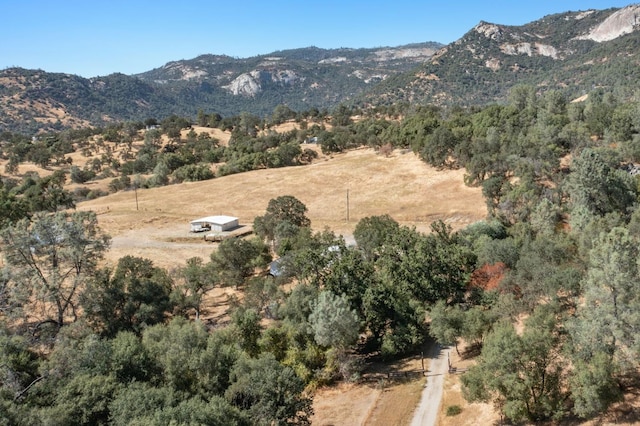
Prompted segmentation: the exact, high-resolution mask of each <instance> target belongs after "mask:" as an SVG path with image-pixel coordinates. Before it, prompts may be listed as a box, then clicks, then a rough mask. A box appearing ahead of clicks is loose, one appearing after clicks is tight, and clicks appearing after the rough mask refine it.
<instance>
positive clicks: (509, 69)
mask: <svg viewBox="0 0 640 426" xmlns="http://www.w3.org/2000/svg"><path fill="white" fill-rule="evenodd" d="M639 28H640V5H630V6H627V7H625V8H622V9H607V10H587V11H581V12H568V13H560V14H554V15H549V16H545V17H544V18H542V19H540V20H538V21H535V22H531V23H529V24H526V25H522V26H505V25H498V24H492V23H488V22H480V23H479V24H478V25H476V26H475V27H474V28H473V29H471V30H470V31H469V32H467V33H466V34H465V35H464V36H463V37H462V38H460V39H459V40H457V41H456V42H454V43H452V44H450V45H448V46H446V47H444V48H442V49H441V50H440V51H438V52H437V53H436V54H435V55H434V56H433V57H432V58H431V59H430V60H429V61H427V62H425V63H424V64H423V65H421V66H420V67H418V68H416V69H414V70H411V71H410V72H407V73H403V74H400V75H397V76H395V77H393V78H389V79H387V80H385V81H384V82H382V83H381V84H380V85H378V86H377V87H376V88H374V89H373V90H372V91H370V92H367V93H366V94H365V95H364V96H363V99H364V100H366V101H368V102H376V103H377V102H382V101H384V102H386V103H389V102H397V101H404V102H412V103H435V104H439V105H444V104H461V105H470V104H486V103H489V102H499V101H502V100H504V99H505V97H506V96H507V95H508V92H509V90H510V89H511V87H513V86H514V85H516V84H528V85H532V86H535V87H538V88H539V89H540V90H550V89H557V90H561V91H563V92H565V93H567V95H568V96H573V97H578V96H580V95H582V94H585V93H587V92H589V91H591V90H593V89H594V88H598V87H603V88H606V89H607V90H611V91H617V92H618V93H620V94H623V95H624V94H630V93H633V92H634V91H635V90H636V88H637V87H638V83H640V67H639V65H640V31H638V29H639Z"/></svg>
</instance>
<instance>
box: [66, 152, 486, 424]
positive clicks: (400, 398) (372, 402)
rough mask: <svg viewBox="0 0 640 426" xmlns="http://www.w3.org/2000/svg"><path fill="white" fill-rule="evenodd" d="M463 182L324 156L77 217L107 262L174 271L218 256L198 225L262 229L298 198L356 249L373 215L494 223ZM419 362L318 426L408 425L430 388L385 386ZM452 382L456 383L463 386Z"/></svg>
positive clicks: (414, 221) (317, 417)
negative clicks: (273, 209)
mask: <svg viewBox="0 0 640 426" xmlns="http://www.w3.org/2000/svg"><path fill="white" fill-rule="evenodd" d="M463 174H464V171H463V170H437V169H435V168H433V167H430V166H428V165H426V164H425V163H424V162H422V161H420V160H419V159H418V158H417V157H416V156H415V155H414V154H413V153H411V152H406V151H396V152H394V153H392V154H391V155H389V156H383V155H381V154H379V153H376V152H375V151H374V150H372V149H360V150H355V151H350V152H347V153H344V154H337V155H333V156H322V157H321V158H319V159H318V160H316V162H314V163H313V164H311V165H309V166H305V167H291V168H285V169H271V170H260V171H255V172H249V173H244V174H241V175H232V176H227V177H223V178H219V179H214V180H210V181H204V182H193V183H188V184H182V185H180V187H179V188H176V187H173V186H169V187H163V188H157V189H144V190H139V191H138V195H137V197H138V205H137V207H138V208H137V209H136V200H135V195H134V194H133V193H132V192H131V191H129V192H123V193H118V194H114V195H112V196H108V197H103V198H99V199H96V200H93V201H87V202H83V203H79V204H78V206H77V209H79V210H85V209H87V210H92V211H95V212H97V213H98V218H99V221H100V226H101V227H102V228H104V229H105V231H107V232H108V233H109V234H110V235H111V236H112V238H113V240H112V246H111V249H110V250H109V252H108V253H107V256H106V259H107V262H110V263H112V264H115V263H117V260H118V259H119V258H121V257H122V256H125V255H135V256H142V257H146V258H149V259H152V260H153V261H154V263H156V264H158V265H160V266H163V267H166V268H171V267H175V266H176V265H179V264H181V263H184V262H185V261H186V260H187V259H188V258H190V257H194V256H197V257H202V258H203V259H206V258H208V257H209V255H210V253H211V251H213V250H215V244H214V243H210V242H206V241H204V239H203V235H201V234H193V233H190V232H189V222H190V220H193V219H195V218H198V217H202V216H207V215H210V214H211V215H213V214H229V215H233V216H237V217H238V218H240V224H241V225H243V226H252V224H253V220H254V218H255V217H256V216H258V215H261V214H263V210H264V208H266V206H267V203H268V201H269V200H270V199H272V198H276V197H278V196H281V195H293V196H295V197H296V198H299V199H300V200H301V201H303V202H304V204H305V205H306V206H307V208H308V209H309V211H308V216H309V218H310V219H311V224H312V227H313V228H314V229H315V230H322V229H325V228H328V229H330V230H332V231H334V232H335V233H337V234H339V235H342V236H343V237H344V238H345V240H347V241H349V242H352V243H353V229H354V227H355V225H356V224H357V222H358V221H359V220H360V219H362V218H364V217H367V216H377V215H384V214H389V215H391V216H392V217H394V218H396V220H398V222H400V223H401V224H402V225H405V226H410V227H415V228H416V229H418V230H420V231H421V232H428V230H429V226H430V224H431V222H433V221H436V220H443V221H444V222H445V223H447V224H450V225H451V226H452V227H453V228H454V229H461V228H464V227H465V226H467V225H469V224H471V223H474V222H477V221H479V220H482V219H484V218H485V216H486V207H485V204H484V200H483V198H482V194H481V191H480V189H479V188H470V187H468V186H466V185H465V184H464V181H463ZM347 191H348V192H349V207H348V208H349V220H348V221H347ZM234 293H235V291H234V290H233V289H231V288H228V289H216V290H213V291H212V292H211V295H210V298H209V300H210V301H211V303H212V306H211V307H207V306H205V309H210V314H211V315H212V316H214V317H216V318H220V315H221V312H224V310H225V309H226V308H227V307H228V306H227V305H226V302H227V300H228V297H229V296H230V295H232V294H234ZM203 319H206V315H205V316H204V317H203ZM431 344H432V343H431ZM425 348H426V347H425ZM418 358H419V357H417V356H416V355H413V356H412V357H411V358H409V359H406V360H402V361H401V362H399V363H397V365H395V364H394V365H387V366H383V365H379V366H371V367H370V369H371V371H370V373H368V374H370V375H371V376H379V377H380V379H378V380H376V381H368V382H365V383H363V384H354V383H351V384H349V383H345V384H340V385H338V386H331V387H327V388H321V389H318V390H317V391H316V393H315V394H314V412H315V414H314V417H313V418H312V424H314V425H325V426H329V425H334V426H338V425H344V426H349V425H355V424H363V425H364V424H366V425H379V426H385V425H391V424H394V425H402V424H404V425H408V424H409V423H410V421H411V418H412V414H413V410H414V409H415V408H416V406H417V404H418V401H419V398H420V396H421V392H422V387H423V386H424V380H425V379H424V378H422V379H420V378H418V377H416V376H413V377H412V378H411V379H410V380H409V381H404V380H402V379H401V380H400V381H396V380H390V381H389V382H388V384H385V380H387V379H385V377H386V376H385V372H386V371H403V370H407V371H413V370H416V369H419V368H420V362H419V359H418ZM427 365H428V360H427ZM365 374H367V373H365ZM449 380H453V381H454V382H453V383H455V380H456V379H455V377H452V378H451V379H449ZM449 386H452V392H451V396H450V398H457V399H456V402H457V403H460V402H459V399H460V396H459V384H458V385H457V387H456V385H453V384H452V385H449ZM456 394H457V395H458V396H457V397H456V396H455V395H456ZM448 397H449V396H448ZM479 416H481V417H479ZM493 416H494V414H493V411H492V410H491V409H490V407H488V406H483V405H477V407H476V406H474V407H472V408H469V409H467V410H466V412H465V416H464V417H465V418H467V419H468V420H466V421H467V423H466V424H470V425H471V424H477V423H476V422H477V421H478V419H479V418H484V419H492V418H493ZM461 421H462V419H461V418H460V417H458V418H457V419H456V421H455V422H454V423H446V422H445V423H441V424H443V425H446V424H451V425H453V424H456V425H460V424H464V423H459V422H461Z"/></svg>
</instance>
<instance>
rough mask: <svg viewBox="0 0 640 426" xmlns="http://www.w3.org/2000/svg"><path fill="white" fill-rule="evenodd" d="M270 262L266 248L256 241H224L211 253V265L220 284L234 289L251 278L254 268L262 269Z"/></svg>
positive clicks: (237, 239) (231, 239) (232, 239)
mask: <svg viewBox="0 0 640 426" xmlns="http://www.w3.org/2000/svg"><path fill="white" fill-rule="evenodd" d="M270 261H271V256H270V255H269V253H268V248H267V247H266V246H265V245H264V243H263V242H262V241H260V240H258V239H252V240H245V239H242V238H230V239H226V240H224V241H222V242H221V243H220V245H219V246H218V250H216V251H214V252H213V253H211V265H212V267H213V268H214V270H215V271H216V273H217V275H218V280H219V281H220V283H221V284H222V285H225V286H234V287H236V288H237V287H238V286H240V285H242V284H243V283H244V281H245V280H246V279H247V278H249V277H250V276H252V275H253V274H254V272H255V269H256V268H258V267H260V268H264V267H266V266H267V265H268V264H269V262H270Z"/></svg>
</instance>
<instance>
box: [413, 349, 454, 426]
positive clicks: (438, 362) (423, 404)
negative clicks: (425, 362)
mask: <svg viewBox="0 0 640 426" xmlns="http://www.w3.org/2000/svg"><path fill="white" fill-rule="evenodd" d="M448 357H449V348H443V347H441V346H440V345H439V344H437V343H435V342H433V344H432V346H431V347H430V348H429V352H428V358H430V361H429V371H428V372H427V383H426V384H425V385H424V390H423V391H422V399H421V400H420V404H419V405H418V408H417V409H416V412H415V413H414V415H413V420H412V421H411V426H432V425H435V424H436V421H437V419H438V412H439V408H440V401H441V400H442V389H443V386H444V379H445V376H446V375H447V374H448V371H449V362H448V359H449V358H448Z"/></svg>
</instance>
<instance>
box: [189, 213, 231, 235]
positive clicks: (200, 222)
mask: <svg viewBox="0 0 640 426" xmlns="http://www.w3.org/2000/svg"><path fill="white" fill-rule="evenodd" d="M237 227H238V218H237V217H233V216H207V217H203V218H200V219H196V220H192V221H191V232H202V231H215V232H224V231H228V230H230V229H233V228H237Z"/></svg>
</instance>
